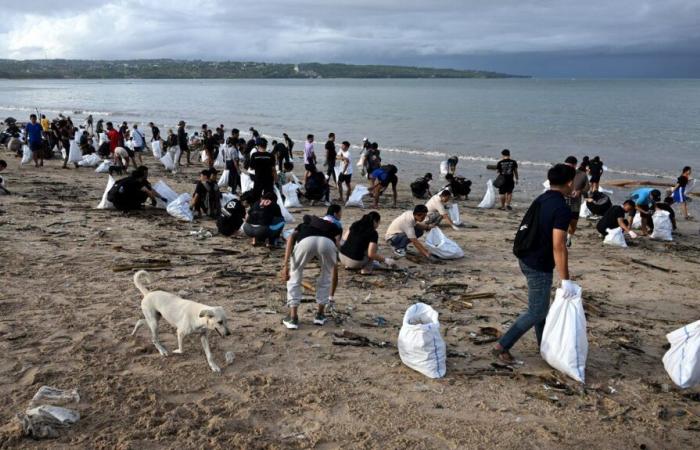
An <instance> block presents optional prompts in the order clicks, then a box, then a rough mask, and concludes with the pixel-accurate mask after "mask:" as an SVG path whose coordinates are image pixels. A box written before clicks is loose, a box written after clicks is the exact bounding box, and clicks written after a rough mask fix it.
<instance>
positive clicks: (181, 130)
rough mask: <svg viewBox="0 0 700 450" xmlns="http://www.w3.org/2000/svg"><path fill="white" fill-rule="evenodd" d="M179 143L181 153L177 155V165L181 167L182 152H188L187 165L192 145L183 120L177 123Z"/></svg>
mask: <svg viewBox="0 0 700 450" xmlns="http://www.w3.org/2000/svg"><path fill="white" fill-rule="evenodd" d="M177 145H178V146H179V147H180V155H179V156H178V157H177V161H176V162H177V166H178V167H180V160H181V159H182V154H183V153H186V154H187V165H188V166H189V165H190V164H191V163H190V146H189V144H188V142H187V132H186V131H185V121H184V120H181V121H180V122H179V123H178V124H177Z"/></svg>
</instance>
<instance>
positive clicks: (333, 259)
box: [287, 236, 338, 307]
mask: <svg viewBox="0 0 700 450" xmlns="http://www.w3.org/2000/svg"><path fill="white" fill-rule="evenodd" d="M314 258H316V259H318V263H319V265H320V266H321V274H320V275H319V276H318V280H316V303H318V304H320V305H325V304H327V303H328V296H329V295H330V293H331V278H332V276H333V268H334V267H335V265H336V264H337V262H338V249H337V248H336V246H335V242H333V241H331V240H330V239H328V238H326V237H321V236H310V237H307V238H304V239H302V240H301V241H300V242H297V244H296V245H295V246H294V251H293V252H292V256H291V264H290V269H289V281H287V306H289V307H293V306H299V304H300V303H301V291H302V286H301V282H302V280H303V279H304V267H305V266H306V264H307V263H309V262H310V261H311V260H312V259H314Z"/></svg>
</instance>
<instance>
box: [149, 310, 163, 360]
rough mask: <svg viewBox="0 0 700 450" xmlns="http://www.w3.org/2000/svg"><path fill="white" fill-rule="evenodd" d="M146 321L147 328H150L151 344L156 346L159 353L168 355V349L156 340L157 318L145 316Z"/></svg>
mask: <svg viewBox="0 0 700 450" xmlns="http://www.w3.org/2000/svg"><path fill="white" fill-rule="evenodd" d="M146 323H147V324H148V328H150V329H151V341H152V342H153V345H155V346H156V348H157V349H158V351H159V352H160V354H161V355H163V356H168V351H167V350H166V349H165V347H163V345H162V344H161V343H160V341H159V340H158V319H157V318H155V317H152V318H147V319H146Z"/></svg>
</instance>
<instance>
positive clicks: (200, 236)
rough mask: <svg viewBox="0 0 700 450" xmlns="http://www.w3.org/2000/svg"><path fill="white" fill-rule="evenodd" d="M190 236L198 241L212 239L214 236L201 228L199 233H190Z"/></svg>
mask: <svg viewBox="0 0 700 450" xmlns="http://www.w3.org/2000/svg"><path fill="white" fill-rule="evenodd" d="M190 236H194V238H195V239H196V240H198V241H203V240H205V239H209V238H210V237H212V234H211V231H209V230H205V229H204V228H200V229H199V230H197V231H190Z"/></svg>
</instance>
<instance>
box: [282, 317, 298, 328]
mask: <svg viewBox="0 0 700 450" xmlns="http://www.w3.org/2000/svg"><path fill="white" fill-rule="evenodd" d="M282 324H284V326H285V327H287V329H289V330H296V329H298V328H299V318H298V317H290V316H287V317H285V318H284V319H282Z"/></svg>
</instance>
